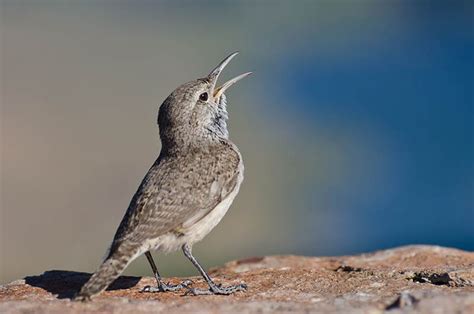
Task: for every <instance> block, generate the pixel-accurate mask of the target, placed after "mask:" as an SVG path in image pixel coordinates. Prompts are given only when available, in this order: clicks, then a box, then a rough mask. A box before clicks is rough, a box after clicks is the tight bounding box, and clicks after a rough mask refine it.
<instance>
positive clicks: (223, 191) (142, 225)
mask: <svg viewBox="0 0 474 314" xmlns="http://www.w3.org/2000/svg"><path fill="white" fill-rule="evenodd" d="M221 150H222V151H218V152H216V151H214V152H213V153H212V154H209V153H202V152H197V153H195V154H193V155H192V156H190V155H188V156H183V157H174V158H159V159H158V160H157V162H155V164H154V165H153V166H152V167H151V168H150V170H149V171H148V173H147V175H146V176H145V178H144V179H143V181H142V183H141V185H140V187H139V188H138V190H137V192H136V193H135V195H134V197H133V199H132V201H131V202H130V205H129V208H128V210H127V212H126V213H125V216H124V217H123V219H122V222H121V223H120V226H119V228H118V230H117V232H116V234H115V237H114V241H113V243H112V246H111V249H110V251H111V252H113V251H114V250H115V249H116V248H117V247H118V246H120V244H121V243H123V242H124V241H132V242H136V243H137V244H138V243H141V242H143V241H145V240H147V239H153V238H156V237H158V236H160V235H163V234H165V233H167V232H170V231H175V230H179V228H180V227H181V226H183V224H189V222H190V221H194V222H196V221H198V220H199V219H201V218H203V217H204V216H205V215H206V214H207V213H209V211H211V210H212V209H213V208H214V207H215V206H217V204H219V203H220V202H221V200H222V199H224V198H225V197H226V196H227V195H228V194H229V193H230V192H232V191H233V190H234V188H235V185H236V184H237V181H238V180H237V178H238V176H239V175H240V174H239V172H240V164H241V163H240V154H239V153H238V152H237V151H236V150H235V149H234V148H233V146H232V145H228V146H224V147H223V148H222V149H221Z"/></svg>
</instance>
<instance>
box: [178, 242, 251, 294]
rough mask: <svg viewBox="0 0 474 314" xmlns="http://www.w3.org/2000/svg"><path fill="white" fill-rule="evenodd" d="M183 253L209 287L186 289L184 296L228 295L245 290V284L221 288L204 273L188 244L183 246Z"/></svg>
mask: <svg viewBox="0 0 474 314" xmlns="http://www.w3.org/2000/svg"><path fill="white" fill-rule="evenodd" d="M183 253H184V255H185V256H186V257H187V258H188V259H189V260H190V261H191V263H193V265H194V266H196V268H197V269H198V270H199V272H200V273H201V275H202V276H203V277H204V279H205V280H206V282H207V284H208V285H209V289H207V290H203V289H197V288H189V287H187V288H188V291H187V292H186V295H188V294H192V295H207V294H223V295H229V294H232V293H234V292H237V291H245V290H247V285H246V284H240V285H235V286H227V287H223V286H222V285H221V284H216V283H214V281H213V280H212V279H211V277H209V275H208V274H207V273H206V271H205V270H204V268H202V266H201V265H200V264H199V263H198V261H197V260H196V259H195V258H194V256H193V254H192V252H191V246H189V245H188V244H184V245H183Z"/></svg>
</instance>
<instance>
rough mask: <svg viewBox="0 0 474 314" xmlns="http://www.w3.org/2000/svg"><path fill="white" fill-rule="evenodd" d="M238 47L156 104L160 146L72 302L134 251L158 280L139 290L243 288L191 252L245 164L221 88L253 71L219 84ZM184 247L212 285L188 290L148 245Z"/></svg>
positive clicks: (96, 288)
mask: <svg viewBox="0 0 474 314" xmlns="http://www.w3.org/2000/svg"><path fill="white" fill-rule="evenodd" d="M236 55H237V52H234V53H232V54H231V55H229V56H228V57H227V58H225V59H224V60H223V61H222V62H221V63H220V64H219V65H218V66H217V67H216V68H214V69H213V70H212V71H211V73H210V74H209V75H207V76H206V77H204V78H199V79H197V80H194V81H191V82H188V83H185V84H183V85H181V86H179V87H178V88H177V89H176V90H174V91H173V92H172V93H171V94H170V95H169V96H168V97H167V98H166V100H165V101H164V102H163V103H162V104H161V106H160V109H159V113H158V126H159V130H160V139H161V144H162V145H161V146H162V147H161V152H160V155H159V156H158V158H157V159H156V161H155V162H154V164H153V165H152V166H151V168H150V170H149V171H148V173H147V174H146V175H145V178H144V179H143V181H142V182H141V184H140V186H139V188H138V190H137V191H136V193H135V195H134V196H133V198H132V200H131V202H130V205H129V206H128V209H127V211H126V213H125V215H124V217H123V219H122V222H121V223H120V225H119V227H118V229H117V231H116V233H115V236H114V239H113V241H112V244H111V246H110V248H109V252H108V254H107V257H106V258H105V260H104V261H103V263H102V264H101V265H100V266H99V268H98V269H97V271H96V272H95V273H94V274H93V275H92V276H91V277H90V279H89V281H87V282H86V283H85V284H84V286H83V287H82V288H81V290H80V291H79V292H78V294H77V295H76V296H75V300H82V301H85V300H89V299H90V298H91V297H93V296H95V295H97V294H99V293H100V292H102V291H103V290H105V289H106V288H107V287H108V286H109V285H110V284H111V283H112V282H113V281H114V280H115V279H116V278H117V277H118V276H120V274H121V273H122V272H123V270H124V269H125V268H126V267H127V265H128V264H130V262H132V261H133V260H134V259H135V258H137V257H138V256H140V255H142V254H145V255H146V257H147V259H148V262H149V263H150V266H151V268H152V271H153V274H154V276H155V278H156V281H157V285H156V286H147V287H145V288H144V289H143V291H144V292H165V291H176V290H179V289H187V293H190V294H194V295H201V294H223V295H228V294H232V293H234V292H236V291H245V290H246V289H247V286H246V285H245V284H238V285H233V286H227V287H224V286H222V285H220V284H216V283H215V282H214V281H213V280H212V279H211V277H209V275H208V274H207V273H206V271H205V270H204V268H203V267H202V266H201V265H200V264H199V263H198V261H197V260H196V259H195V258H194V256H193V254H192V251H191V249H192V246H193V244H194V243H196V242H198V241H200V240H202V239H203V238H204V237H205V236H206V235H207V234H208V233H209V232H210V231H211V230H212V229H213V228H214V227H215V226H216V225H217V224H218V223H219V222H220V221H221V219H222V217H223V216H224V215H225V214H226V212H227V210H228V209H229V207H230V205H231V204H232V201H233V200H234V198H235V196H236V195H237V193H238V191H239V187H240V184H241V183H242V180H243V171H244V165H243V162H242V157H241V154H240V152H239V150H238V149H237V146H236V145H235V144H234V143H232V141H230V140H229V132H228V130H227V120H228V114H227V108H226V106H227V100H226V96H225V94H224V92H225V91H226V90H227V89H228V88H229V87H230V86H231V85H233V84H234V83H236V82H238V81H239V80H241V79H243V78H244V77H246V76H248V75H249V74H251V72H247V73H244V74H241V75H239V76H237V77H235V78H233V79H231V80H229V81H227V82H226V83H224V84H223V85H221V86H219V87H216V83H217V79H218V78H219V74H220V73H221V72H222V70H223V69H224V67H225V66H226V65H227V64H228V63H229V62H230V60H231V59H232V58H234V57H235V56H236ZM180 248H181V249H182V250H183V253H184V255H185V256H186V257H187V258H188V259H189V260H190V261H191V262H192V263H193V265H194V266H195V267H196V268H197V269H198V271H199V272H200V274H201V275H202V276H203V277H204V279H205V280H206V282H207V284H208V285H209V289H197V288H192V287H191V286H192V281H190V280H185V281H183V282H181V283H180V284H177V285H172V284H169V283H165V282H164V281H163V279H162V277H161V276H160V274H159V272H158V269H157V267H156V264H155V262H154V261H153V257H152V255H151V253H150V252H151V251H153V250H156V251H159V252H172V251H176V250H178V249H180Z"/></svg>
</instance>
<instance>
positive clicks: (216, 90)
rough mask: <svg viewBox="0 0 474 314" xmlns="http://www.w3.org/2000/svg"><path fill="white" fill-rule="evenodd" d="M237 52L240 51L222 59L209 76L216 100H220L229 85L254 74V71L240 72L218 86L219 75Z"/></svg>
mask: <svg viewBox="0 0 474 314" xmlns="http://www.w3.org/2000/svg"><path fill="white" fill-rule="evenodd" d="M237 54H238V52H234V53H232V54H230V55H229V56H228V57H227V58H225V59H224V60H222V61H221V63H219V65H218V66H217V67H215V68H214V70H212V71H211V73H209V75H208V76H207V79H208V80H209V81H210V82H211V84H212V96H213V97H214V100H215V101H216V102H218V101H219V98H220V97H221V95H222V94H224V92H225V91H226V90H227V89H228V88H229V87H231V86H232V85H234V84H235V83H237V82H238V81H240V80H241V79H243V78H244V77H246V76H248V75H250V74H252V72H247V73H244V74H240V75H239V76H236V77H234V78H233V79H230V80H228V81H227V82H225V83H224V84H222V85H221V86H219V87H217V88H216V83H217V79H218V78H219V75H220V74H221V72H222V70H223V69H224V68H225V67H226V65H227V64H229V62H230V60H232V59H233V58H234V57H235V56H236V55H237Z"/></svg>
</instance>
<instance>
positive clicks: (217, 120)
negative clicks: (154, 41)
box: [158, 52, 251, 148]
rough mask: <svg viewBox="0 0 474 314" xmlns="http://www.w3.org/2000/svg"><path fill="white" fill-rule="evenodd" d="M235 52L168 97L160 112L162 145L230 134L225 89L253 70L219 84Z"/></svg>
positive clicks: (159, 122) (189, 142) (212, 138)
mask: <svg viewBox="0 0 474 314" xmlns="http://www.w3.org/2000/svg"><path fill="white" fill-rule="evenodd" d="M236 55H237V52H234V53H232V54H231V55H229V56H228V57H227V58H225V59H224V60H223V61H222V62H221V63H219V65H218V66H217V67H215V68H214V69H213V70H212V71H211V72H210V73H209V74H208V75H207V76H206V77H204V78H199V79H197V80H194V81H191V82H188V83H185V84H183V85H181V86H179V87H178V88H177V89H175V90H174V91H173V92H172V93H171V94H170V95H169V96H168V98H166V100H165V101H164V102H163V104H162V105H161V106H160V110H159V114H158V125H159V127H160V137H161V141H162V145H163V147H165V146H168V148H172V147H174V146H178V147H179V146H189V145H193V144H197V145H199V144H202V143H200V142H201V141H210V140H214V139H216V138H219V137H221V138H228V136H229V134H228V131H227V123H226V121H227V119H228V115H227V108H226V102H227V101H226V96H225V95H224V92H225V91H226V90H227V89H228V88H229V87H230V86H232V85H233V84H235V83H236V82H238V81H240V80H241V79H243V78H244V77H246V76H248V75H249V74H251V72H247V73H244V74H241V75H239V76H237V77H235V78H233V79H231V80H229V81H227V82H225V83H224V84H222V85H220V86H218V85H217V79H218V78H219V75H220V73H221V72H222V70H223V69H224V68H225V66H226V65H227V64H228V63H229V62H230V60H232V58H234V57H235V56H236Z"/></svg>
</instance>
